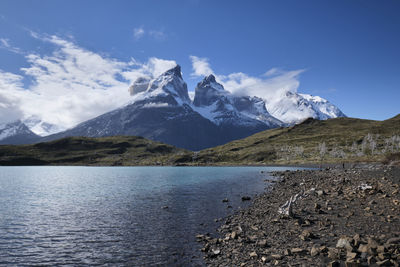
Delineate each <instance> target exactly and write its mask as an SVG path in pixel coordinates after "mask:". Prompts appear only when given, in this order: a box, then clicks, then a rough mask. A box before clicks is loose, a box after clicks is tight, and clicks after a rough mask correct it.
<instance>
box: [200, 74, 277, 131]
mask: <svg viewBox="0 0 400 267" xmlns="http://www.w3.org/2000/svg"><path fill="white" fill-rule="evenodd" d="M193 106H194V110H196V111H197V112H199V113H200V114H201V115H202V116H203V117H205V118H207V119H209V120H210V121H212V122H213V123H215V124H217V125H235V126H239V127H240V126H253V127H260V128H275V127H279V126H281V125H282V122H281V121H279V120H278V119H276V118H274V117H273V116H271V115H270V114H269V113H268V111H267V110H266V108H265V102H264V101H263V100H262V99H261V98H257V97H247V96H246V97H238V96H234V95H232V94H231V93H230V92H228V91H226V90H225V89H224V87H223V86H222V84H219V83H217V82H216V80H215V76H214V75H212V74H211V75H209V76H207V77H205V78H204V79H203V81H201V82H200V83H198V84H197V87H196V90H195V96H194V100H193Z"/></svg>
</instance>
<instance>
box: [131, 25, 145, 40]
mask: <svg viewBox="0 0 400 267" xmlns="http://www.w3.org/2000/svg"><path fill="white" fill-rule="evenodd" d="M144 34H145V31H144V29H143V27H139V28H134V29H133V37H134V38H135V40H139V39H140V38H142V37H143V36H144Z"/></svg>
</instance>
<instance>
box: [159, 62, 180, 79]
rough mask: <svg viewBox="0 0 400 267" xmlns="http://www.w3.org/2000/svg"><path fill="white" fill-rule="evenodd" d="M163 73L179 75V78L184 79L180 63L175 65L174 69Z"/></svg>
mask: <svg viewBox="0 0 400 267" xmlns="http://www.w3.org/2000/svg"><path fill="white" fill-rule="evenodd" d="M163 75H175V76H178V77H179V78H181V79H182V72H181V66H179V65H178V64H177V65H176V66H175V67H173V68H172V69H169V70H167V71H166V72H164V74H163Z"/></svg>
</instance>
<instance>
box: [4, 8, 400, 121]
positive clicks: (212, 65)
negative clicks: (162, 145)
mask: <svg viewBox="0 0 400 267" xmlns="http://www.w3.org/2000/svg"><path fill="white" fill-rule="evenodd" d="M399 12H400V1H396V0H382V1H377V0H375V1H369V0H360V1H357V0H354V1H349V0H345V1H344V0H343V1H340V0H338V1H324V0H316V1H310V0H305V1H295V0H293V1H288V0H282V1H203V0H187V1H162V0H160V1H152V0H147V1H118V0H113V1H101V0H91V1H90V0H86V1H76V0H68V1H67V0H64V1H59V0H50V1H49V0H41V1H39V0H37V1H28V0H27V1H21V0H2V1H1V2H0V41H1V43H0V47H1V49H0V70H1V74H2V76H3V82H2V81H0V86H3V93H4V92H6V91H5V90H9V91H10V90H16V93H15V96H13V97H14V98H10V96H8V98H7V97H6V96H3V100H2V97H1V94H0V102H1V101H9V103H8V104H7V105H8V106H7V105H5V104H4V103H3V104H4V105H3V106H7V108H9V110H10V111H9V114H6V115H5V112H6V111H7V110H8V109H3V110H1V111H2V113H3V115H0V121H1V120H2V117H3V120H5V118H6V117H12V116H15V117H18V116H20V115H21V114H22V113H24V112H25V113H27V112H28V113H29V112H32V114H33V113H34V111H32V110H34V109H35V108H37V106H38V105H40V103H43V105H47V104H45V101H44V100H38V101H37V102H35V106H33V107H29V108H24V110H23V111H21V108H20V107H19V106H18V105H23V103H26V102H29V101H28V100H24V101H25V102H24V101H22V100H19V98H20V97H21V95H23V94H24V91H23V90H26V91H29V90H33V91H34V90H36V92H35V93H36V95H38V94H41V95H45V94H51V92H54V91H55V90H58V88H55V87H56V86H54V84H56V83H55V82H54V80H53V82H54V83H53V84H52V83H51V82H49V80H52V79H53V78H52V77H50V78H49V75H46V76H43V74H38V72H37V71H36V70H37V69H38V68H39V69H40V66H42V67H43V65H40V64H42V61H43V60H50V61H51V60H53V61H57V60H59V59H54V57H56V58H57V57H58V56H59V57H60V58H63V59H65V58H69V57H72V56H71V55H72V54H73V56H76V55H78V56H79V57H81V58H87V57H85V55H86V56H88V55H89V54H90V57H92V59H91V60H92V61H95V60H96V58H97V59H98V57H101V58H102V59H105V61H104V60H103V61H101V62H102V63H99V64H97V63H93V64H95V65H96V66H103V65H104V68H105V69H106V68H108V69H110V68H115V71H114V72H111V74H110V75H113V76H114V77H117V80H116V81H112V82H110V84H109V85H107V86H109V87H110V88H111V87H112V88H117V89H115V90H114V91H113V92H114V93H115V92H118V93H120V92H122V91H123V90H122V89H121V88H124V86H125V85H124V83H119V82H118V75H119V74H118V73H117V72H118V71H121V70H125V71H126V70H127V69H129V68H130V67H129V66H130V65H129V62H131V65H132V64H133V63H132V62H140V64H139V65H136V66H139V68H142V69H143V68H147V69H146V70H147V71H150V72H152V73H156V72H155V70H154V68H157V66H159V65H157V64H161V67H163V66H166V65H168V64H169V63H170V62H168V61H166V62H164V61H162V62H161V63H157V64H152V63H151V62H150V59H151V58H153V59H154V58H156V59H160V60H161V59H162V60H171V61H175V62H177V63H179V64H180V65H181V66H182V71H183V74H184V79H185V81H186V82H187V83H188V87H189V90H193V89H194V87H195V85H196V83H197V82H198V81H199V80H200V79H201V74H203V73H207V72H209V71H210V70H211V69H212V72H214V73H216V74H218V75H221V76H224V75H225V76H229V75H231V74H237V73H242V74H245V75H246V77H247V78H249V77H250V78H254V79H261V80H263V79H268V77H266V75H264V74H265V73H266V72H267V71H270V73H275V74H274V75H275V76H278V77H277V78H278V79H279V83H278V84H280V83H281V82H282V83H285V82H287V83H288V87H290V88H292V89H293V88H295V90H297V91H298V92H300V93H309V94H313V95H319V96H321V97H324V98H326V99H328V100H329V101H331V102H332V103H334V104H336V105H337V106H338V107H339V108H340V109H341V110H342V111H343V112H344V113H345V114H346V115H348V116H350V117H358V118H366V119H376V120H383V119H387V118H390V117H392V116H395V115H397V114H398V113H400V108H399V107H400V105H399V99H400V88H399V84H400V16H399V15H398V14H399ZM63 42H64V43H63ZM68 49H69V50H68ZM85 53H86V54H85ZM60 54H61V55H60ZM34 56H36V57H34ZM190 56H195V57H190ZM50 57H53V59H51V58H50ZM49 58H50V59H49ZM196 59H197V61H196ZM72 61H73V60H72ZM113 62H114V63H115V64H114V63H113ZM194 62H198V63H199V64H200V65H197V66H198V67H199V68H200V69H197V75H196V69H194V66H193V63H194ZM46 64H47V63H46ZM101 64H103V65H101ZM109 64H111V65H112V66H111V65H109ZM124 64H127V65H124ZM201 64H203V65H201ZM128 65H129V66H128ZM38 66H39V67H38ZM88 66H89V67H84V68H86V69H87V68H89V69H90V68H92V67H90V65H88ZM110 66H111V67H110ZM149 66H152V67H149ZM154 66H156V67H154ZM35 67H36V69H35ZM149 68H152V69H151V70H149ZM201 68H203V70H204V68H205V69H206V71H202V69H201ZM271 69H272V71H271ZM274 70H275V71H274ZM103 72H104V69H99V70H98V73H103ZM77 73H81V72H77ZM81 74H82V73H81ZM13 75H14V76H13ZM40 75H41V76H40ZM77 75H78V74H77ZM96 75H99V74H96ZM129 75H131V76H129ZM135 75H136V74H135ZM128 76H129V77H135V76H134V74H129V73H128V74H126V77H128ZM275 76H274V77H275ZM44 77H45V78H46V79H47V80H45V81H44V79H45V78H44ZM79 77H80V76H79V75H78V76H77V79H78V78H79ZM82 77H83V75H82ZM126 77H125V78H124V79H127V78H126ZM0 78H1V76H0ZM60 79H62V80H63V81H64V80H66V79H74V77H72V78H71V76H69V77H67V78H65V77H61V78H60ZM108 79H109V77H108V76H107V77H105V78H104V81H102V82H101V83H102V84H104V83H107V81H108ZM121 79H123V78H121ZM41 83H43V84H45V85H47V87H46V89H44V87H43V88H37V87H38V86H37V85H38V84H39V85H40V84H41ZM90 84H91V81H88V82H87V86H91V85H90ZM35 85H36V87H35ZM50 85H52V86H53V87H51V86H50ZM68 86H70V84H68ZM50 87H51V89H50ZM15 88H16V89H15ZM106 88H108V87H106ZM0 90H1V88H0ZM82 90H85V89H84V88H83V87H82ZM105 91H106V90H105ZM111 91H112V90H110V92H111ZM62 92H67V91H66V89H65V91H63V90H60V92H59V94H62ZM123 92H125V91H123ZM106 94H108V92H106ZM109 94H110V98H113V99H114V98H115V101H123V99H124V98H123V97H121V98H118V97H113V94H112V93H109ZM24 97H25V98H26V96H24ZM85 97H87V98H92V97H91V96H90V95H85ZM124 97H128V96H124ZM5 98H7V99H6V100H4V99H5ZM33 98H34V96H29V98H28V99H33ZM77 98H79V99H78V100H80V99H81V98H82V96H79V97H77ZM100 98H101V96H100V93H98V94H97V95H94V97H93V100H92V99H90V101H92V102H91V105H92V106H93V107H98V106H99V103H100V102H99V101H100ZM50 100H51V98H50ZM78 100H77V102H76V103H71V102H70V100H68V101H64V102H62V106H63V107H65V108H68V106H69V107H70V109H73V108H74V107H75V105H78V104H77V103H78V102H79V101H78ZM97 100H98V101H97ZM12 101H14V102H15V103H13V102H12ZM35 101H36V100H35ZM47 101H48V102H49V100H47ZM90 101H89V102H90ZM17 102H18V103H17ZM50 102H54V101H50ZM67 102H68V103H67ZM79 103H81V102H79ZM0 104H1V103H0ZM60 105H61V104H60ZM115 105H117V104H115V103H113V104H112V105H111V104H110V105H109V106H106V107H104V109H102V108H99V109H98V110H97V111H95V112H94V113H90V112H87V111H83V110H84V108H83V107H82V106H79V108H76V111H74V112H70V113H71V114H72V113H75V115H73V114H72V115H71V114H70V115H68V116H72V117H73V116H78V115H76V114H83V113H84V112H87V114H86V113H85V114H86V117H85V116H84V117H79V119H77V118H75V119H71V120H70V123H71V124H73V123H76V122H79V120H82V119H86V118H89V117H90V116H93V115H96V114H97V113H100V112H103V111H104V110H107V109H112V108H114V107H115ZM88 107H91V106H90V105H89V106H88ZM54 109H56V107H53V108H49V109H48V110H47V109H46V112H48V113H52V112H53V110H54ZM94 109H95V108H94ZM96 112H97V113H96ZM11 113H13V114H14V113H15V114H14V115H10V114H11ZM57 119H58V120H66V118H63V117H59V118H57ZM57 119H55V118H49V120H53V122H55V121H56V120H57Z"/></svg>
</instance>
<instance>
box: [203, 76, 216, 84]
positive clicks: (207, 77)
mask: <svg viewBox="0 0 400 267" xmlns="http://www.w3.org/2000/svg"><path fill="white" fill-rule="evenodd" d="M203 81H204V82H208V83H215V82H216V81H215V76H214V75H212V74H210V75H208V76H206V77H204V79H203Z"/></svg>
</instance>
